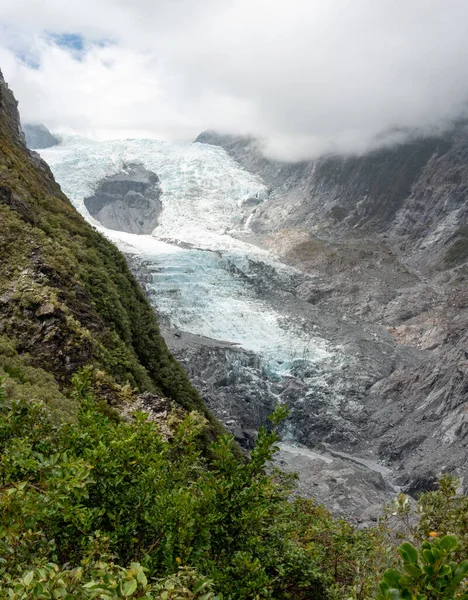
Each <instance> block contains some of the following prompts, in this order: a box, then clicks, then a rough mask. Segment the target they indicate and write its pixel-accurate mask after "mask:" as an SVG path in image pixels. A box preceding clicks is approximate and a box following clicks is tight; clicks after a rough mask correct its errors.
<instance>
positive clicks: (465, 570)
mask: <svg viewBox="0 0 468 600" xmlns="http://www.w3.org/2000/svg"><path fill="white" fill-rule="evenodd" d="M467 575H468V560H464V561H463V562H461V563H460V564H459V565H458V567H457V568H456V569H455V573H454V575H453V581H454V583H457V584H458V583H460V581H462V580H463V579H465V577H466V576H467Z"/></svg>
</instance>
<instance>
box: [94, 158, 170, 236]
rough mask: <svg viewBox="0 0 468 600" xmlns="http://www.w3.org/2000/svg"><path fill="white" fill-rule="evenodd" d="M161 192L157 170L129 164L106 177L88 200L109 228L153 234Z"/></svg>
mask: <svg viewBox="0 0 468 600" xmlns="http://www.w3.org/2000/svg"><path fill="white" fill-rule="evenodd" d="M161 194H162V191H161V187H160V185H159V178H158V176H157V175H156V174H155V173H153V172H152V171H149V170H148V169H145V167H144V166H143V165H141V164H129V165H125V166H124V169H123V171H122V172H121V173H117V174H115V175H111V176H110V177H106V178H105V179H104V180H102V181H101V182H100V183H99V184H98V187H97V189H96V190H95V192H94V195H93V196H90V197H89V198H85V200H84V203H85V206H86V208H87V209H88V210H89V213H90V214H91V215H92V216H93V217H94V218H95V219H97V220H98V221H99V222H100V223H102V225H104V227H107V229H114V230H117V231H126V232H128V233H137V234H140V233H148V234H150V233H152V231H153V229H155V227H156V225H157V224H158V217H159V215H160V213H161V210H162V203H161Z"/></svg>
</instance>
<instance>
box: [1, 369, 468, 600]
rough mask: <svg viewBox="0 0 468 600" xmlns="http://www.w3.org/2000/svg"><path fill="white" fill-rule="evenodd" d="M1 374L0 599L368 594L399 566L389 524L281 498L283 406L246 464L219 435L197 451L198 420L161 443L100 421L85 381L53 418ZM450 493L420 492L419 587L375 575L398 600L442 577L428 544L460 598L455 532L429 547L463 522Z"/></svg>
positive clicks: (149, 424) (141, 419)
mask: <svg viewBox="0 0 468 600" xmlns="http://www.w3.org/2000/svg"><path fill="white" fill-rule="evenodd" d="M10 378H11V376H7V377H6V382H5V385H3V386H1V385H0V482H1V484H0V511H1V514H2V520H1V523H0V598H2V599H3V598H9V599H10V600H22V599H23V598H34V597H36V598H84V599H87V598H106V599H108V600H112V599H114V598H126V597H129V598H161V599H175V598H195V599H196V598H199V599H200V600H202V599H204V600H209V599H212V600H215V598H219V599H220V598H224V599H225V600H228V599H231V600H251V599H263V598H265V599H266V598H276V599H280V600H286V599H291V600H292V599H294V600H301V599H302V600H308V599H310V598H315V599H317V600H320V599H330V600H338V599H343V600H344V599H349V598H355V599H356V600H363V599H365V598H371V597H375V594H376V593H377V584H378V581H379V579H380V577H381V576H382V574H383V573H384V571H385V569H388V567H393V568H394V567H396V566H397V557H398V554H397V552H396V546H395V545H394V543H393V540H392V538H391V537H389V536H388V534H387V529H386V525H385V524H383V525H382V527H378V528H375V529H372V530H367V531H356V530H355V529H354V528H353V527H352V526H351V525H350V524H349V523H345V522H344V521H340V520H336V519H333V518H332V517H331V516H330V514H329V513H328V512H327V511H326V510H325V509H324V508H323V507H320V506H317V505H316V504H314V502H313V501H309V500H304V499H297V500H295V501H291V500H290V496H291V491H292V487H293V480H292V478H291V477H290V476H287V475H285V474H282V473H281V472H279V471H276V470H273V471H272V470H271V467H270V466H269V465H270V464H271V462H270V461H271V458H272V457H273V455H274V453H275V450H276V446H275V443H276V441H277V440H278V436H277V433H276V428H277V426H278V424H279V423H280V421H281V419H282V418H284V416H285V414H286V411H285V409H284V407H278V408H277V409H276V411H275V413H274V414H273V415H272V418H271V421H272V423H271V427H270V428H269V429H267V428H263V429H261V430H260V432H259V437H258V443H257V445H256V447H255V448H254V450H253V451H252V453H251V456H250V460H248V461H247V460H239V458H238V456H237V455H236V453H235V451H234V449H233V444H232V438H231V437H230V436H227V435H225V436H221V437H220V438H219V439H217V440H216V441H215V442H212V443H211V444H210V446H209V447H208V449H207V448H206V446H205V440H203V438H202V435H203V430H204V428H205V427H206V426H207V424H206V421H205V419H204V418H203V417H202V416H201V415H200V414H199V413H196V412H191V413H188V412H186V413H185V414H184V415H182V416H181V418H180V419H179V420H178V421H177V423H176V424H175V429H174V432H173V435H172V437H170V439H168V438H167V436H164V435H163V433H162V431H161V430H160V429H159V425H158V424H157V423H155V422H153V421H151V420H149V419H148V417H147V415H146V414H144V413H136V414H134V415H133V418H132V421H126V420H124V419H123V418H115V415H113V414H107V412H106V411H103V410H102V406H101V402H100V401H99V400H95V398H94V397H93V395H92V393H91V379H90V377H89V373H88V372H86V371H85V372H84V373H83V374H82V375H79V376H76V377H75V378H74V390H75V391H74V402H75V403H76V405H77V407H78V408H77V414H76V417H75V419H74V420H72V421H64V422H57V421H54V420H51V417H50V412H49V410H48V408H47V407H46V406H45V405H44V404H41V403H40V402H38V401H37V400H34V401H30V400H27V399H25V398H17V397H13V396H12V395H11V393H10V392H11V388H10V387H9V385H8V380H9V379H10ZM453 485H455V484H454V483H453ZM452 488H453V486H452ZM452 488H450V486H448V484H447V485H446V483H444V480H443V481H442V484H441V491H439V492H437V493H436V492H433V493H432V494H439V495H438V496H431V497H430V498H432V499H431V500H430V499H429V498H428V497H425V498H424V497H423V499H422V503H423V504H422V506H425V508H424V510H423V511H422V512H421V514H420V519H419V524H418V525H417V527H416V528H413V531H412V533H410V534H409V535H410V537H411V539H412V541H413V543H414V544H415V545H417V546H420V548H421V550H420V552H421V553H422V554H421V557H420V558H418V561H419V567H418V568H420V570H421V576H420V579H418V580H417V581H416V580H414V581H413V580H411V581H408V580H407V579H405V577H406V578H407V577H408V567H407V566H406V567H405V566H404V567H403V568H404V569H406V571H405V573H403V574H402V575H401V577H398V582H399V583H398V585H400V586H406V587H401V589H400V588H399V587H395V586H396V583H395V581H394V579H395V577H397V575H395V573H394V577H393V579H392V580H391V582H390V580H389V571H387V572H386V575H385V578H386V579H385V580H384V583H385V585H387V586H388V589H389V590H397V591H398V590H399V591H398V593H399V594H401V597H402V598H407V597H409V596H408V595H407V593H410V594H411V593H413V592H414V590H419V591H418V592H417V593H418V594H419V593H421V594H424V593H426V592H424V591H422V590H424V589H425V588H427V586H428V584H430V585H432V586H433V587H435V583H434V581H437V577H438V575H437V576H436V575H434V577H435V580H434V578H432V579H430V578H429V579H428V580H426V579H423V577H425V575H424V573H426V571H425V570H424V569H425V568H426V567H427V566H429V563H430V557H429V554H428V552H427V551H428V550H430V551H431V552H432V553H433V555H434V556H436V555H437V551H439V552H440V553H441V558H440V560H441V562H440V565H439V563H437V565H438V566H437V565H436V566H437V569H438V570H437V573H438V574H440V573H442V574H443V577H447V576H449V575H450V574H449V573H448V571H447V568H446V567H447V565H448V566H449V567H450V569H451V571H450V573H451V574H452V575H451V578H450V581H449V580H447V585H446V586H445V587H444V588H443V591H444V593H445V592H446V591H447V592H448V591H451V590H454V593H457V590H458V589H459V588H457V587H456V585H455V584H456V582H457V581H458V579H459V575H460V573H461V571H460V570H458V571H457V569H459V568H463V569H464V568H465V567H464V566H463V565H464V564H465V563H464V562H463V559H462V558H460V554H461V553H463V552H464V538H463V536H461V537H460V540H461V541H460V544H458V545H457V546H456V547H455V546H454V544H453V541H451V542H450V544H448V542H447V541H444V540H445V539H446V538H445V537H443V538H442V539H441V540H438V539H437V540H436V541H433V542H431V543H430V544H429V547H428V546H427V543H428V542H427V539H428V535H427V533H426V528H427V527H428V526H429V525H431V526H432V525H433V523H434V522H435V520H437V519H438V524H439V526H441V527H447V528H452V527H453V524H454V522H455V520H456V519H458V522H466V512H467V511H466V499H465V504H463V503H462V502H458V501H457V503H455V504H453V499H451V496H450V494H451V490H452V491H453V489H452ZM457 497H458V496H457ZM463 498H464V497H463ZM447 502H452V505H451V506H452V509H451V510H452V512H450V510H448V509H447V506H448V505H447ZM441 503H442V504H441ZM455 505H456V506H455ZM405 510H406V509H405ZM441 510H443V511H444V512H445V517H444V518H445V519H446V521H444V519H442V518H441V517H440V514H439V512H440V511H441ZM450 515H452V516H450ZM462 515H464V518H465V521H463V519H461V516H462ZM444 523H445V525H444ZM429 539H430V538H429ZM447 539H449V540H452V538H451V537H449V538H447ZM447 544H448V545H447ZM446 546H447V547H446ZM445 550H447V553H450V560H449V558H448V554H447V555H446V554H443V552H445ZM415 552H417V550H415ZM407 553H408V551H407ZM408 556H410V558H411V557H412V556H413V555H412V554H411V553H410V554H408ZM465 556H466V555H465ZM404 558H405V557H404ZM452 559H453V560H454V561H456V562H457V565H456V566H455V567H454V569H452V562H451V561H452ZM436 560H437V561H438V560H439V557H437V556H436ZM412 561H413V559H412V558H411V560H406V558H405V562H406V563H407V564H410V563H411V564H413V563H414V561H413V562H412ZM424 561H426V562H424ZM427 561H429V563H427ZM458 563H460V564H458ZM124 565H130V566H129V567H125V566H124ZM460 565H461V566H460ZM439 567H440V568H439ZM413 571H414V569H413ZM414 572H415V571H414ZM418 573H419V571H418ZM426 575H427V576H429V574H428V573H426ZM457 578H458V579H457ZM458 584H459V585H462V581H461V580H460V581H458ZM458 584H457V585H458ZM418 586H419V587H418ZM385 589H386V588H384V589H383V591H381V592H380V593H381V594H385V593H386V592H385ZM460 589H462V588H460ZM387 591H388V590H387ZM388 593H390V592H388ZM391 594H393V596H390V597H392V598H393V597H395V598H396V596H395V594H396V592H395V591H391ZM386 597H388V594H387V596H386ZM415 597H417V596H415ZM438 597H439V596H434V598H438ZM441 597H444V598H445V597H449V596H441ZM427 598H428V599H429V598H432V596H430V595H429V594H427Z"/></svg>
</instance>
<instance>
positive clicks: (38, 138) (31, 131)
mask: <svg viewBox="0 0 468 600" xmlns="http://www.w3.org/2000/svg"><path fill="white" fill-rule="evenodd" d="M23 131H24V136H25V139H26V146H27V147H28V148H29V149H30V150H40V149H42V148H51V147H52V146H57V145H58V144H60V140H59V138H58V137H56V136H55V135H52V134H51V133H50V131H49V130H48V129H47V127H46V126H45V125H41V124H37V123H25V124H24V125H23Z"/></svg>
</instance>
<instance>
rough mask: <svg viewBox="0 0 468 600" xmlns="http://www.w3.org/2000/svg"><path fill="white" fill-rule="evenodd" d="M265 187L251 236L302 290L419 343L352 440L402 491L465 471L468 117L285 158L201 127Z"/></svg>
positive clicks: (377, 394)
mask: <svg viewBox="0 0 468 600" xmlns="http://www.w3.org/2000/svg"><path fill="white" fill-rule="evenodd" d="M197 141H200V142H204V143H211V144H216V145H221V146H222V147H224V148H225V149H226V151H227V152H228V153H230V154H231V155H232V156H233V157H234V158H235V159H236V160H237V161H238V162H240V163H241V164H242V165H243V166H244V167H246V168H247V169H249V170H251V171H252V172H254V173H257V174H258V175H260V176H261V177H262V178H263V179H264V181H265V182H266V183H267V184H268V185H269V186H270V190H271V191H270V196H269V199H268V200H267V201H266V202H264V203H263V204H261V205H259V206H258V207H256V208H255V209H254V210H253V215H252V217H251V218H250V220H249V224H250V228H251V230H252V233H251V236H250V238H249V239H251V241H253V242H256V243H259V244H260V245H263V246H266V247H267V248H269V249H270V250H272V251H273V252H276V253H277V254H278V255H279V256H280V257H282V259H283V260H284V261H286V262H288V263H290V264H293V265H295V266H296V267H298V268H299V269H301V270H302V271H304V272H305V273H306V274H307V275H308V276H310V279H309V280H308V281H306V282H305V283H302V284H300V285H298V286H297V288H296V290H295V293H296V294H297V296H298V297H299V298H301V299H303V300H306V301H307V302H309V303H311V304H313V305H314V306H315V307H317V308H318V309H321V310H325V311H330V312H331V313H336V312H341V313H342V314H343V316H344V318H345V319H347V320H351V321H355V322H359V323H360V324H361V325H362V326H363V327H366V323H371V324H372V325H373V326H374V325H378V326H383V327H384V328H385V329H386V330H387V331H388V332H389V333H390V334H391V335H392V336H393V338H394V339H395V341H396V342H397V343H398V344H401V345H406V346H410V347H413V348H417V349H421V350H423V351H424V352H425V355H426V358H425V359H424V360H423V361H422V362H421V363H420V364H418V365H417V366H415V367H414V368H404V369H402V368H398V367H393V370H392V371H393V372H392V373H391V375H390V376H386V377H383V378H382V379H381V380H380V381H378V382H376V383H375V384H374V385H372V386H371V387H370V388H369V389H368V390H367V391H366V393H367V400H366V401H365V402H364V406H365V408H366V412H367V414H368V415H369V418H368V419H367V422H366V423H365V424H364V425H363V427H362V430H361V437H360V440H361V442H360V443H359V442H358V443H357V444H355V445H354V447H353V448H349V451H351V452H353V453H354V454H357V455H361V456H364V455H368V456H370V457H376V456H377V457H378V458H380V459H381V460H383V461H384V462H385V464H387V465H388V466H389V467H391V468H392V470H393V471H394V472H396V473H400V474H401V477H400V478H399V481H398V482H399V483H400V485H403V486H406V487H405V489H406V490H408V491H410V492H411V493H417V491H418V490H421V489H430V487H431V485H432V484H433V482H434V481H435V479H436V477H437V475H438V474H439V473H440V472H442V471H452V472H456V473H458V475H459V476H462V477H464V478H465V481H466V476H467V475H468V470H467V469H468V466H467V461H466V456H467V447H468V405H467V398H468V396H467V391H468V351H467V348H468V262H467V261H468V236H467V227H468V166H467V165H468V129H467V125H466V123H457V124H455V125H454V126H453V128H452V130H451V131H449V132H447V133H445V134H443V135H440V136H433V137H425V138H414V139H410V140H408V141H406V142H405V143H402V144H400V145H397V146H394V147H389V148H382V149H379V150H376V151H374V152H371V153H368V154H365V155H363V156H347V157H342V156H327V157H321V158H318V159H316V160H312V161H308V162H301V163H295V164H292V163H291V164H290V163H282V162H278V161H274V160H269V159H267V158H265V157H264V156H263V155H262V152H261V149H260V147H259V144H258V143H257V142H256V141H255V140H253V139H248V138H236V137H233V136H225V135H220V134H217V133H215V132H205V133H204V134H202V135H201V136H199V138H198V140H197Z"/></svg>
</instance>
